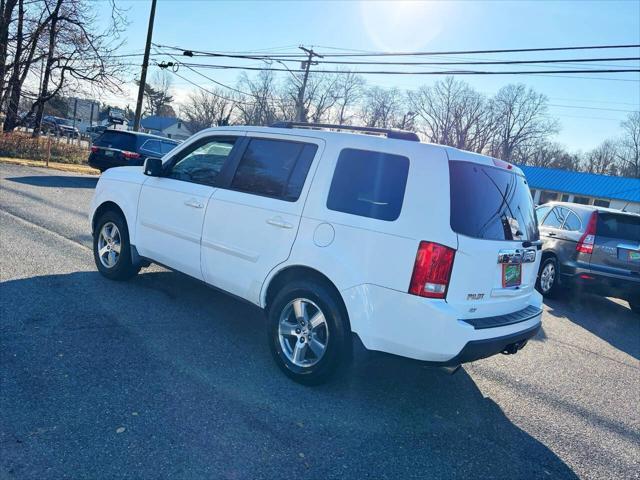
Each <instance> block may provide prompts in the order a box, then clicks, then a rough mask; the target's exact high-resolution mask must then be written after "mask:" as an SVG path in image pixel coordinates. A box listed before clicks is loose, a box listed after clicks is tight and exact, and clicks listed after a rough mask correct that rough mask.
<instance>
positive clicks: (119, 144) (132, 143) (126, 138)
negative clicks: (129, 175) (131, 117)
mask: <svg viewBox="0 0 640 480" xmlns="http://www.w3.org/2000/svg"><path fill="white" fill-rule="evenodd" d="M94 145H97V146H99V147H107V148H116V149H118V150H128V151H130V152H134V151H135V150H136V137H135V135H131V134H130V133H126V132H118V131H116V130H106V131H105V132H104V133H103V134H102V135H100V136H99V137H98V138H97V139H96V141H95V142H94Z"/></svg>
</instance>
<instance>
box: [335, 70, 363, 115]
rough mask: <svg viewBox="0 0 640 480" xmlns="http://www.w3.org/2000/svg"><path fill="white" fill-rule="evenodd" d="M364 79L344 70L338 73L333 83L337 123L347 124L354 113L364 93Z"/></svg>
mask: <svg viewBox="0 0 640 480" xmlns="http://www.w3.org/2000/svg"><path fill="white" fill-rule="evenodd" d="M364 87H365V80H364V77H362V75H358V74H357V73H355V72H350V71H345V72H344V73H341V74H338V78H337V82H336V84H335V96H336V102H335V108H334V109H335V114H334V118H335V119H336V122H337V123H338V124H339V125H349V124H350V123H351V121H352V120H353V119H354V117H355V114H356V106H357V103H358V102H359V101H360V99H361V98H362V95H363V93H364Z"/></svg>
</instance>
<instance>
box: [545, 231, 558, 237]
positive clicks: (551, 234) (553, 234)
mask: <svg viewBox="0 0 640 480" xmlns="http://www.w3.org/2000/svg"><path fill="white" fill-rule="evenodd" d="M547 235H548V236H549V237H555V236H556V235H557V233H554V232H549V233H547Z"/></svg>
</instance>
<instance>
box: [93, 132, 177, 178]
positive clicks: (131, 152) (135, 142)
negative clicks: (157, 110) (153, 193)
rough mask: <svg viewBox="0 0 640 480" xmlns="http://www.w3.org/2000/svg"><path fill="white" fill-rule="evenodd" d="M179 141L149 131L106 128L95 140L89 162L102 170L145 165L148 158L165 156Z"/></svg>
mask: <svg viewBox="0 0 640 480" xmlns="http://www.w3.org/2000/svg"><path fill="white" fill-rule="evenodd" d="M178 143H179V142H177V141H176V140H171V139H170V138H165V137H159V136H157V135H149V134H147V133H140V132H128V131H126V130H105V131H104V133H103V134H102V135H100V136H99V137H98V138H96V140H95V141H94V142H93V145H92V146H91V154H90V155H89V161H88V163H89V165H91V166H92V167H93V168H97V169H98V170H100V171H101V172H104V171H105V170H107V169H108V168H111V167H125V166H133V165H143V164H144V161H145V160H146V159H147V158H150V157H155V158H161V157H163V156H164V155H165V154H166V153H168V152H170V151H171V150H173V149H174V148H175V146H176V145H178Z"/></svg>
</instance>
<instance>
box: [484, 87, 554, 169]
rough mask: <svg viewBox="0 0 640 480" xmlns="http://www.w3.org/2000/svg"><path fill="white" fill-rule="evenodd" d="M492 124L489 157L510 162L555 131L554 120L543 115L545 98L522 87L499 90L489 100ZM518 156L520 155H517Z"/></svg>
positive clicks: (544, 113) (545, 105)
mask: <svg viewBox="0 0 640 480" xmlns="http://www.w3.org/2000/svg"><path fill="white" fill-rule="evenodd" d="M491 103H492V115H493V122H494V123H495V125H496V129H495V135H494V137H493V140H492V145H491V154H492V155H493V156H496V157H499V158H502V159H503V160H507V161H510V160H512V159H513V158H514V157H516V156H518V150H521V151H524V150H526V149H527V148H528V147H530V146H531V145H535V144H536V143H537V142H539V141H541V140H546V139H548V138H549V137H551V136H552V135H554V134H556V133H557V132H558V131H559V125H558V122H557V120H554V119H550V118H548V116H547V97H545V96H544V95H542V94H539V93H536V92H535V91H534V90H533V89H531V88H529V89H527V87H525V86H524V85H522V84H518V85H507V86H505V87H502V88H501V89H500V90H499V91H498V93H497V94H496V96H495V97H494V98H493V100H492V102H491ZM520 157H522V155H520Z"/></svg>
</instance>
